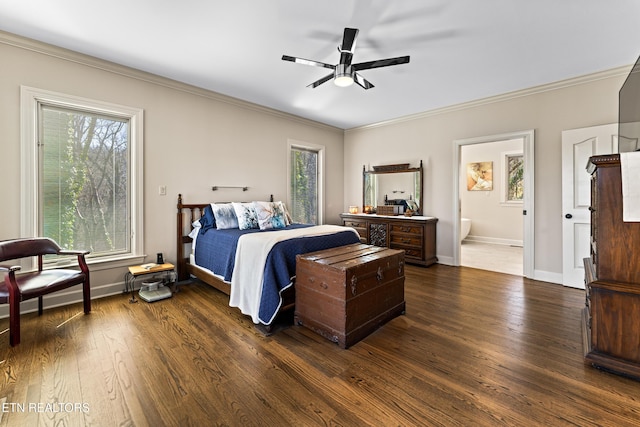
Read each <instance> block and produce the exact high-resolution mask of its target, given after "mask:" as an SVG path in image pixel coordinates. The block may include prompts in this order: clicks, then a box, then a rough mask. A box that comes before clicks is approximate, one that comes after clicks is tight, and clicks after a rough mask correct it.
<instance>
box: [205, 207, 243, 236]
mask: <svg viewBox="0 0 640 427" xmlns="http://www.w3.org/2000/svg"><path fill="white" fill-rule="evenodd" d="M211 208H212V209H213V216H214V217H215V219H216V228H217V229H218V230H226V229H229V228H238V218H237V217H236V212H235V211H234V210H233V205H232V204H231V203H212V204H211Z"/></svg>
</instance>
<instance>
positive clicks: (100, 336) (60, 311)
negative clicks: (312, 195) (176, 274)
mask: <svg viewBox="0 0 640 427" xmlns="http://www.w3.org/2000/svg"><path fill="white" fill-rule="evenodd" d="M406 275H407V280H406V289H405V293H406V301H407V313H406V315H404V316H400V317H398V318H396V319H394V320H392V321H391V322H390V323H388V324H387V325H385V326H384V327H382V328H381V329H379V330H378V331H376V332H374V333H373V334H372V335H370V336H368V337H367V338H365V339H364V340H363V341H361V342H359V343H358V344H356V345H354V346H353V347H351V348H349V349H348V350H342V349H340V348H339V347H338V346H337V345H336V344H334V343H331V342H329V341H327V340H325V339H323V338H322V337H320V336H318V335H316V334H315V333H313V332H311V331H310V330H307V329H306V328H303V327H300V326H293V325H291V324H290V322H291V320H290V319H286V317H285V318H283V319H281V322H280V323H281V325H282V329H281V330H279V331H277V332H276V333H275V334H273V335H272V336H269V337H265V336H263V335H262V334H261V333H260V332H258V331H257V330H256V328H255V327H254V326H253V324H252V323H251V322H250V320H249V319H248V318H247V317H245V316H243V315H241V314H240V313H239V312H238V310H237V309H235V308H230V307H228V306H227V302H228V297H227V296H225V295H223V294H222V293H220V292H218V291H216V290H215V289H212V288H210V287H208V286H207V285H204V284H201V283H199V282H198V283H193V284H187V285H184V286H181V288H180V292H179V293H177V294H175V295H174V297H173V298H171V299H168V300H164V301H160V302H156V303H153V304H147V303H145V302H138V303H137V304H130V303H129V302H128V301H129V297H128V296H126V295H119V296H115V297H110V298H105V299H100V300H95V301H94V303H93V311H92V313H91V314H90V315H89V316H84V315H83V314H82V307H81V304H77V305H73V306H68V307H62V308H55V309H50V310H45V313H44V315H43V316H41V317H38V316H37V315H36V314H35V313H32V314H26V315H23V317H22V320H23V322H22V327H23V329H22V343H21V344H20V345H19V346H18V347H16V348H11V347H10V346H9V337H8V333H7V332H4V333H2V334H1V335H0V367H1V369H2V372H3V373H4V375H3V376H2V378H1V382H0V404H2V405H1V406H0V416H1V419H0V426H27V425H28V426H36V425H43V426H49V425H56V426H63V425H64V426H85V425H86V426H146V425H149V426H162V425H167V426H188V425H193V426H203V425H229V426H237V425H242V426H244V425H247V426H287V425H295V426H315V425H318V426H321V425H332V426H363V425H375V426H393V425H402V426H414V425H441V426H451V425H454V426H455V425H460V426H472V425H473V426H496V425H510V426H525V425H526V426H531V425H540V426H556V425H558V426H565V425H571V426H631V425H638V422H639V420H640V381H636V380H633V379H629V378H625V377H621V376H618V375H614V374H611V373H608V372H603V371H600V370H598V369H595V368H593V367H591V366H589V365H585V364H584V363H583V357H582V356H583V354H582V338H581V328H580V310H581V308H582V307H583V305H584V292H583V291H580V290H575V289H569V288H564V287H562V286H559V285H554V284H549V283H543V282H536V281H532V280H527V279H523V278H521V277H518V276H510V275H505V274H500V273H490V272H486V271H481V270H475V269H471V268H465V267H461V268H455V267H448V266H443V265H435V266H432V267H430V268H419V267H411V266H408V267H407V268H406ZM7 327H8V320H7V319H2V320H0V330H4V329H6V328H7Z"/></svg>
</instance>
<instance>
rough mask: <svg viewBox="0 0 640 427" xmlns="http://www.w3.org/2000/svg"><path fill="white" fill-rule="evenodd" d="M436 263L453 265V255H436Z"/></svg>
mask: <svg viewBox="0 0 640 427" xmlns="http://www.w3.org/2000/svg"><path fill="white" fill-rule="evenodd" d="M437 257H438V264H444V265H451V266H453V257H450V256H441V255H438V256H437Z"/></svg>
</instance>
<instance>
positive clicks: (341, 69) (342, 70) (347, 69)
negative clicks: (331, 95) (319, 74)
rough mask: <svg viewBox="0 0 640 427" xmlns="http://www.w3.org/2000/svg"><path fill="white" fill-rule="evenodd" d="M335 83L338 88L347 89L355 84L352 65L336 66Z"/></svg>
mask: <svg viewBox="0 0 640 427" xmlns="http://www.w3.org/2000/svg"><path fill="white" fill-rule="evenodd" d="M333 83H334V84H335V85H336V86H340V87H347V86H351V85H352V84H353V70H352V68H351V66H350V65H344V64H338V65H337V66H336V73H335V77H334V78H333Z"/></svg>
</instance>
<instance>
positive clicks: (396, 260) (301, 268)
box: [295, 243, 405, 348]
mask: <svg viewBox="0 0 640 427" xmlns="http://www.w3.org/2000/svg"><path fill="white" fill-rule="evenodd" d="M295 286H296V303H295V324H298V325H303V326H305V327H308V328H310V329H311V330H313V331H315V332H317V333H319V334H320V335H322V336H324V337H325V338H327V339H329V340H331V341H333V342H336V343H338V345H340V347H342V348H347V347H349V346H351V345H353V344H355V343H357V342H358V341H360V340H361V339H363V338H364V337H366V336H367V335H369V334H370V333H371V332H373V331H374V330H376V329H378V328H379V327H380V326H382V325H383V324H385V323H386V322H388V321H389V320H391V319H393V318H394V317H397V316H399V315H400V314H403V313H404V311H405V301H404V251H402V250H397V249H387V248H382V247H378V246H370V245H365V244H360V243H356V244H353V245H347V246H342V247H338V248H333V249H328V250H324V251H319V252H313V253H308V254H303V255H298V256H297V267H296V285H295Z"/></svg>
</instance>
